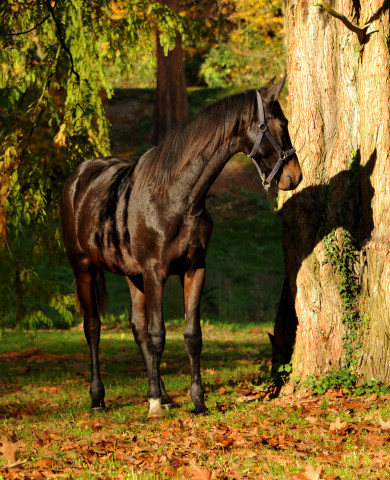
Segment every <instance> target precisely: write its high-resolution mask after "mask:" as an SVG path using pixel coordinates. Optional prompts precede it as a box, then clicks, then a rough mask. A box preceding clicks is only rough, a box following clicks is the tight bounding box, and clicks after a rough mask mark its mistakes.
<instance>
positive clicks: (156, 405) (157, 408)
mask: <svg viewBox="0 0 390 480" xmlns="http://www.w3.org/2000/svg"><path fill="white" fill-rule="evenodd" d="M163 417H164V412H163V410H162V408H161V399H160V398H149V414H148V420H161V419H162V418H163Z"/></svg>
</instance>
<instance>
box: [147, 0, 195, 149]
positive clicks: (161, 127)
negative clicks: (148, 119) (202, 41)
mask: <svg viewBox="0 0 390 480" xmlns="http://www.w3.org/2000/svg"><path fill="white" fill-rule="evenodd" d="M160 3H162V4H163V5H166V6H167V7H169V8H171V9H172V10H174V11H176V12H178V11H179V0H160ZM160 37H161V33H160V32H159V31H158V29H156V57H157V89H156V109H155V114H154V117H153V126H152V131H151V135H150V136H151V143H152V144H154V145H156V144H158V143H160V141H161V140H162V139H163V138H164V137H165V136H166V135H167V133H169V132H170V130H172V129H173V128H175V127H177V126H178V125H180V124H181V123H183V122H184V121H185V120H187V118H188V99H187V90H186V80H185V76H184V61H183V50H182V44H181V35H180V33H179V32H176V45H175V47H174V48H173V49H172V50H170V51H168V52H167V49H164V48H163V43H162V41H161V38H160Z"/></svg>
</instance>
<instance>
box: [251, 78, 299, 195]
mask: <svg viewBox="0 0 390 480" xmlns="http://www.w3.org/2000/svg"><path fill="white" fill-rule="evenodd" d="M285 80H286V77H283V78H282V79H281V80H280V81H279V82H277V83H273V80H271V81H270V82H269V83H268V84H267V85H266V86H265V87H262V88H261V89H260V91H257V90H256V98H257V102H256V105H257V106H256V108H257V113H255V115H254V117H253V118H254V120H253V122H252V124H251V126H250V127H249V128H248V130H247V133H246V138H245V144H246V145H245V146H246V149H247V150H248V152H250V153H248V154H247V155H248V157H250V158H251V159H252V160H253V163H254V164H255V166H256V168H257V170H258V172H259V174H260V177H261V179H262V181H263V185H264V187H265V188H268V186H269V184H270V183H271V181H272V180H273V179H275V182H276V185H277V187H278V188H280V189H281V190H293V189H294V188H296V187H297V186H298V185H299V183H300V181H301V180H302V172H301V168H300V166H299V162H298V158H297V156H296V153H295V149H294V148H293V147H292V145H291V140H290V135H289V133H288V128H287V124H288V122H287V119H286V117H285V116H284V114H283V111H282V109H281V107H280V105H279V102H278V98H279V95H280V92H281V91H282V88H283V86H284V82H285Z"/></svg>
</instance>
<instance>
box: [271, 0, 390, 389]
mask: <svg viewBox="0 0 390 480" xmlns="http://www.w3.org/2000/svg"><path fill="white" fill-rule="evenodd" d="M319 3H321V4H322V5H323V7H324V8H323V7H320V6H313V5H312V4H311V3H310V2H308V1H305V0H298V1H296V0H287V1H286V4H285V15H286V34H287V49H288V71H289V92H290V98H291V121H290V130H291V133H292V138H293V144H294V145H295V147H296V148H297V152H298V156H299V159H300V162H301V165H302V170H303V178H304V180H303V183H302V185H301V186H300V187H299V191H298V192H292V193H289V194H283V195H281V197H280V201H279V207H280V215H281V218H282V222H283V230H284V233H283V246H284V252H285V263H286V271H287V281H286V283H285V287H284V291H283V295H282V300H281V303H280V307H279V313H278V318H277V322H276V326H275V339H274V344H275V347H276V350H277V352H278V353H281V354H282V355H284V357H285V358H287V359H288V357H290V356H291V354H292V367H293V374H292V377H297V376H298V377H300V378H306V377H307V376H309V375H310V374H322V373H325V372H327V371H330V370H338V371H339V373H340V378H341V376H342V374H343V372H346V373H347V374H348V375H350V376H351V375H355V376H356V378H363V379H371V378H375V379H378V380H380V381H383V382H387V383H388V382H389V381H390V290H389V289H390V255H389V252H390V241H389V235H388V232H389V226H390V210H389V208H388V198H389V178H388V177H389V176H388V172H389V167H390V165H389V158H390V155H389V152H390V135H389V131H390V92H389V88H390V81H389V79H390V75H389V73H390V72H389V56H390V44H389V31H390V23H389V6H390V2H389V1H388V0H386V1H385V2H382V1H379V0H374V1H368V0H362V1H360V2H354V1H352V0H336V1H335V2H332V6H333V9H329V8H328V6H327V5H326V4H323V3H322V2H319ZM338 12H341V13H342V14H344V15H345V17H344V16H342V15H339V13H338ZM340 19H341V20H342V21H340ZM347 19H348V20H350V21H351V22H352V24H353V25H354V26H355V27H356V26H357V25H360V27H361V28H360V29H356V28H355V27H351V23H349V22H348V21H347ZM351 28H353V30H354V31H352V30H351ZM293 346H294V348H293Z"/></svg>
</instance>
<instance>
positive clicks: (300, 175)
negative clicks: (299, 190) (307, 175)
mask: <svg viewBox="0 0 390 480" xmlns="http://www.w3.org/2000/svg"><path fill="white" fill-rule="evenodd" d="M302 178H303V177H302V172H301V173H300V174H299V177H298V182H297V186H298V185H299V184H300V183H301V182H302Z"/></svg>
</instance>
